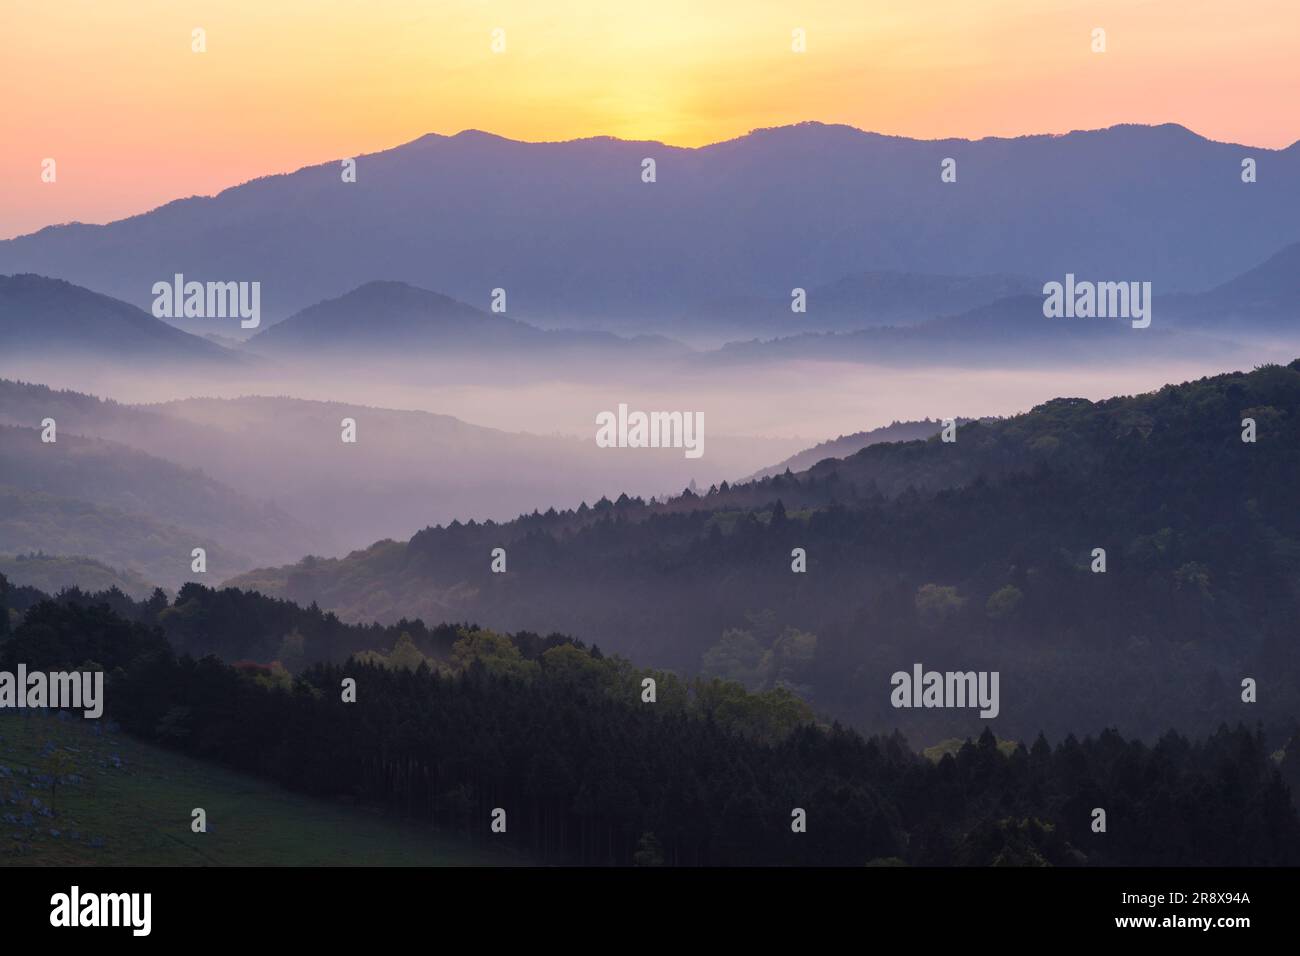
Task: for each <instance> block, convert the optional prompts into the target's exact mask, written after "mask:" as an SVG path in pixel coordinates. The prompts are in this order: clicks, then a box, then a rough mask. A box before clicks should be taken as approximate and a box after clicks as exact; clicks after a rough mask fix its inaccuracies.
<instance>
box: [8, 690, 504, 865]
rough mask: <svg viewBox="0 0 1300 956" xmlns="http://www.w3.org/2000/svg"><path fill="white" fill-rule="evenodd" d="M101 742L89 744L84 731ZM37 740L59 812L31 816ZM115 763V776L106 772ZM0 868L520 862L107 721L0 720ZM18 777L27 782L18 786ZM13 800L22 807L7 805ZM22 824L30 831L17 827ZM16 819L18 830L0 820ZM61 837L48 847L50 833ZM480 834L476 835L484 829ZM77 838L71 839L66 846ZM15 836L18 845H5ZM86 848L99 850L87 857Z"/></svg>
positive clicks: (39, 791) (42, 793)
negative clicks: (216, 762)
mask: <svg viewBox="0 0 1300 956" xmlns="http://www.w3.org/2000/svg"><path fill="white" fill-rule="evenodd" d="M96 725H99V727H100V733H99V735H95V733H94V727H95V726H96ZM47 741H52V742H54V743H55V745H56V746H57V747H59V748H61V750H62V752H63V753H64V754H66V756H67V758H68V759H69V760H70V763H69V765H68V767H67V769H66V770H65V771H64V772H65V774H77V775H79V776H80V777H81V782H80V783H78V784H63V785H60V786H59V788H58V793H57V806H58V812H57V813H56V815H55V816H54V817H52V818H50V817H42V816H39V815H37V814H36V813H35V812H34V811H33V810H32V809H31V806H30V801H31V798H32V797H36V798H38V799H39V800H40V801H41V802H42V803H44V804H49V803H50V790H49V786H48V785H46V786H43V787H38V786H35V785H33V781H32V776H31V775H35V774H39V773H41V771H42V767H43V766H44V763H45V761H44V759H43V758H42V756H41V751H42V748H44V747H45V745H46V743H47ZM111 755H117V756H118V757H119V758H120V760H121V762H122V766H121V768H117V767H116V766H112V765H111V762H110V756H111ZM0 766H4V767H7V768H8V769H9V770H10V772H11V774H12V776H7V777H6V776H4V775H3V772H0V866H14V865H38V866H39V865H46V866H59V865H78V864H94V865H101V866H105V865H107V866H113V865H148V866H212V865H217V866H223V865H249V866H277V865H291V866H344V865H351V866H357V865H362V866H364V865H387V866H439V865H441V866H448V865H451V866H467V865H469V866H472V865H491V864H496V865H501V864H506V865H510V864H514V865H519V864H523V863H527V862H528V861H527V860H525V859H523V858H521V857H518V856H516V855H513V854H511V853H509V852H508V851H505V850H495V849H493V848H491V847H486V848H480V847H474V846H472V845H470V844H469V843H467V842H466V841H464V840H462V839H459V838H452V837H445V836H440V835H438V834H436V833H434V832H432V831H430V830H428V829H425V828H418V827H413V826H409V825H404V824H396V823H392V822H389V821H387V820H385V819H384V818H382V817H380V816H378V815H376V814H373V813H371V812H368V811H366V810H360V809H353V808H349V807H341V806H337V805H335V804H331V803H326V802H323V801H319V800H313V799H310V798H308V797H303V796H299V795H297V794H293V793H290V792H288V791H285V790H282V789H280V788H279V787H276V786H274V785H271V784H268V783H264V782H262V781H260V780H257V779H256V778H254V777H248V776H244V775H242V774H238V773H232V772H230V771H228V770H224V769H221V768H219V767H216V766H213V765H210V764H207V763H204V762H201V761H197V760H193V759H191V758H188V757H184V756H181V755H179V754H175V753H172V752H170V751H167V750H162V749H159V748H157V747H151V746H149V745H147V744H143V743H140V742H139V741H136V740H134V739H132V738H130V737H127V736H125V735H123V734H120V733H112V734H110V733H108V732H107V726H106V723H105V722H97V721H87V720H82V719H81V718H80V717H75V718H73V719H70V720H57V719H55V718H54V717H50V716H43V715H39V714H37V715H33V716H20V715H19V714H18V713H17V712H14V711H7V712H5V713H4V714H3V716H0ZM21 768H27V769H28V770H29V771H30V774H31V775H27V776H25V775H23V774H22V773H21ZM15 789H19V790H21V791H22V792H23V794H24V799H23V800H22V803H23V806H19V805H16V804H14V803H11V802H10V801H9V799H7V798H9V797H11V796H13V792H14V790H15ZM195 807H203V808H204V809H205V810H206V811H207V815H208V824H209V832H208V833H205V834H198V833H192V832H191V831H190V811H191V810H192V809H193V808H195ZM24 813H30V814H31V815H32V817H33V823H32V824H31V825H28V826H24V825H22V822H21V820H22V816H23V814H24ZM5 814H14V815H16V816H17V817H18V818H19V820H20V822H19V823H18V824H14V823H9V822H5V821H4V815H5ZM51 828H53V829H56V830H58V831H59V836H58V837H54V836H51V835H50V833H49V831H50V829H51ZM485 831H486V824H485ZM74 832H76V833H77V834H78V839H76V840H74V839H72V834H73V833H74ZM15 834H17V835H18V838H17V839H15V838H14V836H15ZM92 838H100V839H102V841H103V846H101V847H93V846H92V845H91V841H92Z"/></svg>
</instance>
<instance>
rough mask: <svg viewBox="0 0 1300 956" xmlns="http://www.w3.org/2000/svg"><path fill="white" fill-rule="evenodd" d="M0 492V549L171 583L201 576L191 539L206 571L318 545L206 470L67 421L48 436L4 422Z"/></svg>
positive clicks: (218, 572) (224, 570) (230, 569)
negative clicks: (83, 560) (87, 562)
mask: <svg viewBox="0 0 1300 956" xmlns="http://www.w3.org/2000/svg"><path fill="white" fill-rule="evenodd" d="M56 421H57V419H56ZM0 498H3V505H4V506H3V507H0V554H10V555H18V554H24V553H27V552H32V551H39V552H43V553H45V554H48V555H52V556H59V557H78V556H86V557H89V558H91V559H94V560H98V561H101V562H104V563H106V564H108V565H109V566H111V567H112V568H119V569H122V571H123V573H124V574H127V575H128V576H129V575H135V576H137V577H140V578H142V579H143V580H147V581H150V582H154V583H157V584H163V585H166V586H168V587H177V586H179V585H180V583H181V582H183V581H186V580H203V579H204V578H203V577H202V576H201V575H199V574H195V573H193V572H192V571H191V559H192V555H191V552H192V549H194V548H196V547H201V548H203V549H204V550H205V552H206V554H207V565H208V573H211V574H212V575H214V576H225V575H229V574H233V573H236V572H237V571H239V570H241V569H247V568H249V567H252V566H253V565H255V564H258V563H264V562H265V561H266V560H267V559H268V558H269V557H271V556H273V555H280V556H282V559H283V560H287V559H289V558H291V557H294V556H301V555H302V554H303V553H304V552H310V551H314V550H318V549H319V548H320V547H321V545H322V542H323V540H324V538H323V537H322V536H321V535H317V534H314V533H312V532H311V531H310V530H309V529H308V528H306V527H305V526H303V525H302V524H301V523H300V522H298V521H297V520H295V519H293V518H292V517H290V516H289V515H288V514H287V513H285V512H284V511H283V510H282V509H280V508H277V507H275V506H273V505H271V504H269V503H266V502H258V501H255V500H252V499H250V498H248V497H245V496H243V495H241V494H239V493H237V492H235V491H233V490H232V489H230V488H228V487H226V486H224V485H222V484H220V483H219V482H217V481H214V480H213V479H212V478H210V477H208V476H207V475H205V474H203V473H202V472H199V471H195V470H189V469H185V468H181V467H178V466H177V465H175V464H173V463H172V462H170V461H165V460H163V459H161V458H157V457H154V456H151V455H147V454H144V453H143V452H140V451H137V450H135V449H133V448H129V447H126V446H124V445H121V444H118V443H116V442H109V441H103V440H101V439H97V438H85V437H82V436H79V435H77V434H75V433H74V432H73V431H72V430H71V429H70V428H69V427H68V423H66V422H65V424H64V426H63V430H62V431H61V432H60V433H59V434H58V437H57V441H54V442H49V443H47V442H42V441H41V430H40V429H39V428H18V427H13V426H11V425H0ZM46 570H47V572H48V571H49V570H50V569H46ZM65 570H66V569H65ZM72 570H73V571H74V572H76V573H77V575H78V576H77V577H73V578H70V579H69V580H65V581H64V582H63V583H65V584H72V583H83V581H84V583H86V584H87V585H90V584H94V583H95V581H96V579H97V578H96V576H94V575H92V576H91V577H90V578H84V577H82V576H80V575H81V572H83V571H84V570H85V569H84V568H73V569H72ZM42 580H43V581H46V582H47V583H48V581H49V580H50V578H49V575H48V573H47V575H46V577H45V578H43V579H42Z"/></svg>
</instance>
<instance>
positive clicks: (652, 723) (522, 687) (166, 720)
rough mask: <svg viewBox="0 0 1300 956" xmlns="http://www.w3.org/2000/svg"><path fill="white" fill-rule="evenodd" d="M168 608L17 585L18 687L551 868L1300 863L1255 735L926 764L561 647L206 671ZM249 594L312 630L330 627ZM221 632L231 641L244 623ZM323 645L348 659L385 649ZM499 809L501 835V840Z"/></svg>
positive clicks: (762, 699) (1030, 750)
mask: <svg viewBox="0 0 1300 956" xmlns="http://www.w3.org/2000/svg"><path fill="white" fill-rule="evenodd" d="M6 590H7V589H6V588H5V586H4V584H3V581H2V580H0V596H4V595H6ZM200 590H202V589H200ZM206 593H207V599H208V600H214V599H216V598H218V597H219V596H224V597H220V600H223V601H226V602H233V601H234V600H235V595H234V592H230V591H226V592H206ZM155 597H156V600H154V601H153V602H141V603H138V604H137V603H136V602H133V601H132V600H131V599H130V598H127V597H126V596H125V595H121V594H120V592H119V593H117V594H107V595H94V596H87V595H81V594H78V593H73V592H69V593H64V594H63V595H60V596H59V597H58V598H57V599H47V598H45V597H44V596H41V595H38V594H36V593H34V592H33V591H32V590H31V589H12V590H8V592H7V597H6V600H8V601H9V602H10V603H11V605H14V608H13V613H12V614H6V613H0V669H12V668H13V667H14V666H15V664H16V663H17V662H19V661H21V662H23V663H25V664H27V665H28V667H29V668H33V669H59V668H73V667H96V668H103V669H104V670H105V671H106V673H107V677H108V681H107V691H106V696H107V699H108V718H109V719H112V720H115V721H118V722H119V723H120V725H121V726H122V727H123V729H125V730H126V731H128V732H129V733H132V734H134V735H137V736H139V737H141V738H143V739H146V740H149V741H153V742H156V743H160V744H163V745H165V746H168V747H172V748H176V749H179V750H182V751H184V752H186V753H189V754H192V755H195V756H198V757H201V758H204V759H208V760H213V761H218V762H221V763H223V764H226V765H228V766H231V767H233V768H237V769H240V770H244V771H248V772H252V773H256V774H259V775H262V776H265V777H268V778H270V779H273V780H275V781H278V782H280V783H282V784H284V785H285V786H288V787H290V788H293V789H296V790H300V791H304V792H306V793H309V794H311V795H314V796H317V797H321V798H332V799H342V800H346V801H349V802H356V803H359V804H362V805H366V806H376V807H382V808H383V809H385V810H386V811H387V812H389V813H390V814H392V815H394V816H398V817H401V818H404V819H407V820H410V821H413V822H416V823H418V824H422V825H429V826H433V827H436V828H439V829H441V830H446V831H449V832H462V833H465V834H468V835H470V836H471V837H473V838H475V839H481V840H493V839H497V840H503V841H508V842H510V843H511V844H513V845H516V846H518V847H520V848H521V849H524V850H526V851H527V852H529V853H530V854H531V855H533V856H534V857H535V858H537V859H540V860H543V861H546V862H552V863H561V864H564V863H593V864H616V865H631V864H637V865H697V864H820V865H836V864H838V865H851V866H856V865H867V864H875V865H899V864H911V865H980V866H982V865H1045V864H1051V865H1106V864H1178V865H1198V864H1200V865H1209V864H1214V865H1234V864H1243V865H1255V864H1261V865H1270V864H1292V865H1294V864H1296V863H1300V819H1298V818H1297V814H1296V810H1295V808H1294V807H1293V806H1292V804H1291V802H1290V793H1289V788H1288V786H1287V783H1286V778H1288V777H1290V778H1292V779H1294V777H1295V776H1296V772H1297V764H1298V763H1300V759H1298V757H1300V754H1298V753H1297V751H1300V744H1296V743H1292V745H1291V746H1290V747H1289V748H1287V750H1285V751H1280V752H1278V753H1270V746H1269V745H1268V743H1267V737H1266V735H1265V734H1264V732H1263V730H1262V729H1260V728H1256V729H1254V730H1251V729H1248V728H1246V727H1244V726H1240V725H1239V726H1237V727H1236V728H1235V729H1230V728H1229V727H1226V726H1225V727H1221V728H1219V729H1218V730H1217V731H1216V732H1214V733H1212V734H1210V735H1208V736H1207V737H1205V738H1204V739H1200V740H1189V739H1188V738H1187V737H1185V736H1183V735H1180V734H1177V733H1174V732H1172V731H1171V732H1168V733H1166V734H1164V735H1163V736H1161V737H1160V738H1159V740H1158V741H1157V742H1156V743H1154V744H1153V745H1147V744H1144V743H1142V742H1139V741H1134V740H1126V739H1125V738H1124V737H1122V736H1121V735H1120V734H1118V733H1116V732H1115V731H1113V730H1107V731H1105V732H1103V733H1101V734H1099V735H1097V736H1087V737H1084V738H1083V739H1082V740H1079V739H1076V738H1075V737H1074V736H1072V735H1071V736H1066V737H1065V738H1064V739H1062V740H1059V741H1057V742H1056V743H1055V745H1054V746H1053V745H1051V744H1049V742H1048V741H1047V740H1046V739H1045V738H1044V737H1043V736H1042V735H1038V736H1037V737H1036V738H1035V739H1033V740H1032V741H1031V742H1030V743H1029V744H1028V746H1027V745H1026V744H1025V743H1024V742H1018V741H1008V740H1002V741H999V740H998V739H997V738H995V737H994V735H993V733H992V732H991V731H989V730H988V729H986V730H985V731H984V732H983V733H982V734H981V735H980V736H979V738H978V739H977V740H974V741H972V740H970V739H967V740H966V741H965V742H964V743H961V742H953V744H952V745H951V746H949V747H947V748H940V749H941V750H943V751H945V752H943V754H942V756H939V755H938V754H933V755H931V756H930V757H927V756H920V755H918V754H916V753H915V752H914V751H913V750H912V749H911V748H910V747H909V745H908V742H907V741H906V740H905V739H904V738H903V737H902V736H901V735H899V734H897V733H895V734H892V735H888V736H875V737H871V738H864V737H863V736H861V735H860V734H858V733H857V732H855V731H852V730H849V729H846V728H843V727H841V726H840V725H839V724H830V725H827V724H824V723H819V722H818V721H817V720H815V719H814V717H813V714H812V711H811V710H810V709H809V708H808V706H807V705H806V704H805V703H804V702H803V701H801V700H800V699H799V698H798V697H797V696H795V695H794V694H792V693H791V692H790V691H788V690H785V689H775V690H770V691H766V692H762V693H750V692H748V691H746V690H745V689H744V688H743V687H741V686H740V685H738V684H736V683H734V682H729V681H722V680H719V679H717V678H713V679H706V678H697V679H694V680H690V681H684V680H681V679H679V678H677V677H675V676H673V675H671V674H667V673H663V672H655V671H647V670H642V669H638V668H636V667H634V666H633V665H632V664H630V663H629V662H628V661H626V660H624V659H622V658H619V657H611V656H606V655H604V654H602V653H601V652H600V651H599V650H598V649H596V648H590V647H586V646H584V645H583V644H582V643H581V642H578V641H573V640H569V639H566V638H563V637H561V636H559V635H551V636H549V637H547V638H540V637H538V636H537V635H534V634H517V635H504V634H498V633H495V632H492V631H488V630H485V629H482V628H478V627H473V626H458V627H451V626H443V627H440V628H436V629H433V630H427V629H423V628H422V627H418V626H414V625H410V623H409V622H408V625H407V626H408V627H413V628H414V630H415V631H416V632H417V633H418V634H419V637H420V642H419V643H420V644H422V645H423V648H422V647H421V646H419V645H417V641H416V639H415V636H414V635H413V634H412V633H411V632H410V631H409V630H407V631H402V632H399V633H398V634H397V636H396V637H395V638H394V639H393V641H392V644H391V645H381V646H379V647H376V648H374V649H372V650H370V651H366V652H360V653H357V654H356V655H354V656H352V657H350V658H349V659H348V660H347V661H346V662H345V663H341V664H336V663H316V664H312V665H310V666H306V667H305V668H303V669H302V670H301V671H300V672H298V673H297V674H294V673H292V672H291V671H290V669H288V668H286V667H285V666H283V665H282V664H281V663H279V662H273V663H253V662H248V661H243V662H237V663H234V664H227V663H223V662H222V661H220V660H219V659H217V658H216V657H213V656H206V657H203V658H197V659H196V658H195V657H193V656H191V655H189V654H180V655H177V654H176V652H175V650H174V649H173V647H172V646H171V644H170V643H169V641H168V639H167V637H166V636H165V634H164V630H163V626H162V625H160V624H159V623H157V622H158V621H159V620H166V619H167V616H168V615H169V614H170V613H171V612H174V611H178V610H179V611H180V612H181V613H184V608H183V602H185V603H188V602H193V601H195V600H196V599H198V600H202V599H203V598H202V596H201V595H198V596H196V595H195V594H193V593H191V594H190V595H189V597H188V598H184V599H182V598H179V597H178V599H177V601H176V602H175V603H174V604H171V605H169V604H168V603H167V601H166V599H165V598H164V597H162V596H161V595H156V596H155ZM246 600H247V602H248V605H247V606H249V607H253V606H256V605H258V604H259V602H260V603H261V604H262V606H263V608H264V610H265V611H266V612H267V613H271V612H272V611H273V610H275V609H278V611H279V612H280V613H282V614H285V615H286V616H289V617H294V619H295V620H296V621H297V624H298V626H300V627H301V626H308V624H309V622H310V621H318V622H319V621H326V620H330V618H329V617H328V616H326V615H320V613H319V611H312V610H307V611H303V610H301V609H297V615H296V616H294V614H293V611H292V610H291V606H290V605H286V604H284V603H283V602H280V603H270V602H267V599H265V598H261V597H260V596H256V595H254V596H247V597H246ZM110 601H111V602H113V603H115V604H116V605H117V609H116V610H115V609H114V608H113V607H111V606H110ZM231 606H233V605H231ZM0 610H2V608H0ZM14 621H17V624H16V626H14V627H12V629H10V627H9V625H10V624H11V623H12V622H14ZM209 626H211V627H212V628H213V629H214V630H213V636H212V640H213V641H214V642H216V643H226V642H228V643H229V644H230V646H232V647H233V646H237V643H238V640H239V637H238V634H239V632H240V631H241V630H242V628H243V625H242V624H241V622H240V621H239V620H238V619H237V618H236V617H230V618H228V619H226V620H225V621H224V622H222V623H220V624H218V623H217V622H216V618H215V617H213V618H211V619H210V620H209ZM330 626H331V627H335V628H337V629H338V630H337V631H336V635H337V636H336V638H335V639H336V640H340V641H344V640H357V641H359V640H361V639H362V638H364V637H367V636H368V637H370V638H373V639H376V640H383V639H387V637H388V636H389V635H390V634H391V633H392V632H391V631H389V630H386V629H377V628H375V629H372V628H365V629H361V628H350V627H348V626H347V625H342V624H338V623H337V622H334V623H333V624H331V625H330ZM344 635H346V638H345V637H344ZM295 643H296V642H294V641H290V642H288V644H289V645H294V644H295ZM647 678H652V679H653V680H654V681H655V695H654V697H655V699H654V700H653V702H650V701H647V699H646V696H647V691H646V685H645V683H644V681H645V680H646V679H647ZM348 679H351V680H353V681H355V702H348V701H345V699H344V697H345V693H344V688H345V681H346V680H348ZM498 808H500V809H502V810H504V811H505V813H506V816H505V820H506V831H505V833H504V834H500V833H492V832H491V830H490V823H491V821H492V819H493V816H492V815H493V812H494V811H495V810H497V809H498ZM1099 808H1100V809H1102V810H1104V811H1105V813H1106V828H1105V831H1104V832H1096V831H1095V830H1094V820H1095V819H1096V818H1095V813H1094V811H1095V810H1096V809H1099ZM800 810H801V811H803V816H802V817H800V816H798V815H797V813H796V811H800ZM797 820H803V821H804V823H805V827H804V829H803V831H802V832H797V828H796V821H797Z"/></svg>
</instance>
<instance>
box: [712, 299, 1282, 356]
mask: <svg viewBox="0 0 1300 956" xmlns="http://www.w3.org/2000/svg"><path fill="white" fill-rule="evenodd" d="M1153 299H1154V297H1153ZM1197 300H1199V296H1188V297H1186V299H1185V301H1188V302H1192V301H1197ZM1162 305H1163V303H1162V302H1161V301H1160V300H1158V299H1154V309H1155V311H1156V313H1157V316H1158V318H1159V319H1163V320H1164V321H1159V322H1158V321H1157V319H1155V318H1153V320H1152V323H1151V326H1150V327H1149V328H1133V326H1132V322H1131V320H1130V319H1127V318H1118V319H1116V318H1095V317H1093V318H1046V317H1045V316H1044V315H1043V296H1042V295H1041V294H1039V295H1021V296H1015V297H1012V298H1007V299H1001V300H999V301H997V302H993V303H990V304H988V305H983V306H980V307H978V308H976V309H972V310H971V311H969V312H965V313H962V314H960V315H953V316H945V317H943V318H937V319H930V320H928V321H925V322H920V323H917V324H915V325H910V326H901V327H900V326H885V327H881V328H868V329H859V330H857V331H851V332H804V333H800V334H798V335H787V336H784V337H780V338H773V339H765V340H759V339H754V340H750V341H746V342H730V343H728V344H726V345H724V346H723V347H722V348H720V349H718V350H717V351H715V352H710V353H706V354H705V355H703V356H701V358H700V360H699V361H700V362H702V363H706V364H709V365H725V364H737V363H739V364H752V363H773V362H786V361H791V360H819V361H837V362H839V361H858V362H870V363H874V364H882V365H897V366H925V365H936V364H937V365H952V366H966V367H979V366H995V367H1023V366H1029V367H1042V366H1045V365H1065V366H1076V367H1077V366H1079V365H1085V366H1086V365H1090V364H1102V363H1115V362H1150V361H1178V360H1187V359H1196V358H1201V359H1209V360H1213V361H1220V362H1225V363H1226V362H1231V361H1233V360H1239V359H1240V357H1241V356H1242V354H1243V349H1242V347H1241V346H1240V345H1239V344H1238V343H1237V342H1236V341H1233V340H1230V336H1231V335H1233V334H1234V332H1235V331H1236V330H1235V329H1233V328H1232V326H1231V323H1226V322H1225V323H1222V324H1218V323H1216V324H1215V325H1214V326H1213V327H1210V326H1206V327H1204V328H1202V329H1192V328H1182V327H1180V326H1179V325H1178V323H1177V322H1176V321H1174V320H1173V317H1172V316H1166V315H1164V314H1163V312H1161V311H1160V310H1161V308H1162ZM1290 331H1291V333H1292V336H1293V337H1300V327H1297V328H1295V329H1291V330H1290Z"/></svg>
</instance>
